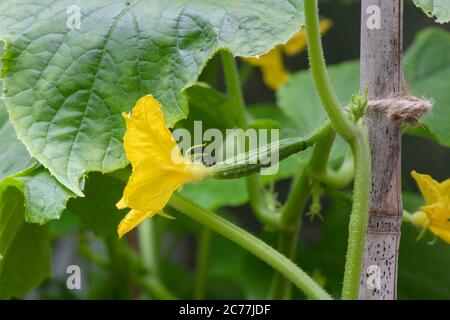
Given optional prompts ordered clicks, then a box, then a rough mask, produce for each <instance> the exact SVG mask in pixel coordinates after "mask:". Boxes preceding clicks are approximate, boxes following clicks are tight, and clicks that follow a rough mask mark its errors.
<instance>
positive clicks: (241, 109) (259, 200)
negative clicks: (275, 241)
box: [221, 51, 277, 228]
mask: <svg viewBox="0 0 450 320" xmlns="http://www.w3.org/2000/svg"><path fill="white" fill-rule="evenodd" d="M221 57H222V63H223V70H224V74H225V83H226V86H227V90H228V96H229V98H230V99H231V100H232V103H231V104H230V106H231V108H232V109H231V110H230V111H231V113H232V116H233V118H234V120H235V123H236V125H237V126H238V127H239V128H242V129H246V128H247V126H248V125H247V118H246V113H245V102H244V97H243V94H242V88H241V81H240V78H239V72H238V69H237V66H236V62H235V60H234V57H233V55H232V54H231V53H230V52H229V51H222V52H221ZM246 182H247V191H248V194H249V199H250V206H251V208H252V210H253V212H254V213H255V216H256V217H257V218H258V220H260V222H261V223H263V224H264V225H268V226H271V227H273V228H277V216H276V214H275V213H274V212H271V211H270V210H269V209H268V206H267V204H266V203H265V200H264V197H263V195H262V188H261V186H260V183H259V179H258V177H257V176H256V175H253V176H249V177H247V178H246Z"/></svg>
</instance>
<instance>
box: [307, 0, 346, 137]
mask: <svg viewBox="0 0 450 320" xmlns="http://www.w3.org/2000/svg"><path fill="white" fill-rule="evenodd" d="M304 2H305V21H306V38H307V41H308V57H309V62H310V65H311V73H312V76H313V79H314V83H315V85H316V89H317V93H318V94H319V96H320V99H321V101H322V103H323V106H324V107H325V110H326V112H327V114H328V117H329V118H330V120H331V122H332V123H333V126H334V128H335V129H336V131H337V133H339V134H340V135H341V136H342V137H343V138H344V139H345V140H347V141H348V140H350V139H353V138H354V136H355V129H354V125H353V124H352V122H351V121H350V120H349V119H348V118H347V117H346V115H345V114H344V112H343V111H342V109H341V106H340V103H339V100H338V98H337V96H336V94H335V93H334V90H333V87H332V85H331V81H330V77H329V76H328V72H327V68H326V64H325V59H324V55H323V49H322V41H321V39H320V29H319V13H318V8H317V0H305V1H304Z"/></svg>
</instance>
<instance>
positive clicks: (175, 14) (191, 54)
mask: <svg viewBox="0 0 450 320" xmlns="http://www.w3.org/2000/svg"><path fill="white" fill-rule="evenodd" d="M73 5H75V6H78V8H79V9H80V10H81V25H80V27H81V28H80V29H69V28H68V27H67V25H66V20H68V19H69V22H70V21H71V20H70V14H68V13H67V11H66V10H67V9H68V7H69V6H73ZM0 12H1V15H0V38H2V39H4V40H5V41H6V49H7V50H6V53H5V56H4V57H3V62H4V66H3V81H4V95H5V102H6V107H7V110H8V112H9V114H10V119H11V123H12V125H13V126H14V127H15V129H16V131H17V133H18V136H19V138H20V139H21V140H22V141H23V142H24V143H25V145H26V146H27V149H28V150H29V151H30V152H31V154H32V155H33V157H35V158H36V159H37V160H38V161H39V162H41V163H42V164H43V165H44V166H45V167H47V168H48V169H49V170H50V172H51V173H52V175H54V176H55V177H56V178H57V179H58V180H59V181H60V182H61V183H63V184H64V185H65V186H67V187H68V188H69V189H71V190H73V191H74V192H75V193H77V194H78V195H81V194H82V185H83V180H84V176H85V175H86V172H89V171H102V172H109V171H113V170H116V169H118V168H121V167H124V166H125V165H126V164H127V160H126V159H125V156H124V153H123V150H122V143H121V141H122V135H123V129H124V121H123V119H122V117H121V115H120V113H121V112H122V111H127V110H129V109H130V108H131V107H132V106H133V105H134V103H135V101H136V100H137V99H138V98H139V97H141V96H142V95H144V94H147V93H152V94H154V95H155V96H156V97H157V98H158V99H159V100H160V101H161V102H162V103H163V105H164V111H165V115H166V120H167V123H168V125H170V126H172V125H173V124H174V123H176V122H177V121H178V120H179V119H181V118H184V117H185V116H186V114H187V103H186V98H185V97H184V95H183V93H182V91H183V90H184V89H185V88H187V87H189V86H191V85H192V84H194V82H195V81H196V79H197V78H198V76H199V74H200V72H201V70H202V68H203V67H204V65H205V64H206V62H207V61H208V59H210V58H211V56H212V55H213V54H214V53H215V52H216V51H217V50H219V49H220V48H227V49H229V50H231V51H232V53H233V54H234V55H238V56H255V55H259V54H262V53H264V52H266V51H268V50H269V49H271V48H272V47H274V46H275V45H276V44H278V43H283V42H286V41H287V40H288V39H289V38H290V37H291V36H292V35H293V34H294V33H295V32H296V31H297V30H298V29H299V28H300V26H301V25H302V24H303V1H301V0H290V1H288V0H261V1H257V2H255V1H252V0H241V1H235V0H226V1H224V0H210V1H206V0H190V1H180V0H152V1H150V0H147V1H144V0H141V1H136V0H135V1H129V2H126V1H123V0H120V1H119V0H115V1H111V0H108V1H106V0H97V1H92V0H79V1H73V0H64V1H52V0H25V1H24V0H12V1H3V2H1V3H0ZM212 107H213V106H212Z"/></svg>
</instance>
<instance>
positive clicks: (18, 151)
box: [0, 83, 35, 180]
mask: <svg viewBox="0 0 450 320" xmlns="http://www.w3.org/2000/svg"><path fill="white" fill-rule="evenodd" d="M1 88H2V85H1V83H0V91H1ZM33 163H35V161H34V160H33V159H31V157H30V155H29V154H28V151H27V150H26V149H25V147H24V145H23V144H22V143H21V142H20V141H19V140H18V139H17V136H16V133H15V132H14V128H13V127H12V126H11V125H10V124H9V122H8V114H7V113H6V110H5V106H4V105H3V102H2V100H1V99H0V180H1V179H3V178H4V177H7V176H9V175H11V174H13V173H16V172H19V171H22V170H23V169H26V168H28V167H29V166H31V165H32V164H33Z"/></svg>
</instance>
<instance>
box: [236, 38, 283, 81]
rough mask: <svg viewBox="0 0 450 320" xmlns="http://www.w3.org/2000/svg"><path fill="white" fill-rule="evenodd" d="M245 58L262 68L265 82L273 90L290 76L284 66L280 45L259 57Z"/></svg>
mask: <svg viewBox="0 0 450 320" xmlns="http://www.w3.org/2000/svg"><path fill="white" fill-rule="evenodd" d="M244 60H245V61H247V62H248V63H250V64H252V65H254V66H258V67H259V68H260V69H261V72H262V75H263V80H264V83H265V84H266V85H267V86H268V87H269V88H271V89H273V90H277V89H278V88H279V87H280V86H281V85H282V84H284V83H285V82H286V81H287V79H288V78H289V72H288V71H287V70H286V69H285V68H284V64H283V55H282V52H281V47H280V46H278V47H275V48H274V49H272V50H271V51H269V52H268V53H266V54H264V55H262V56H261V57H259V58H245V59H244Z"/></svg>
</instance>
